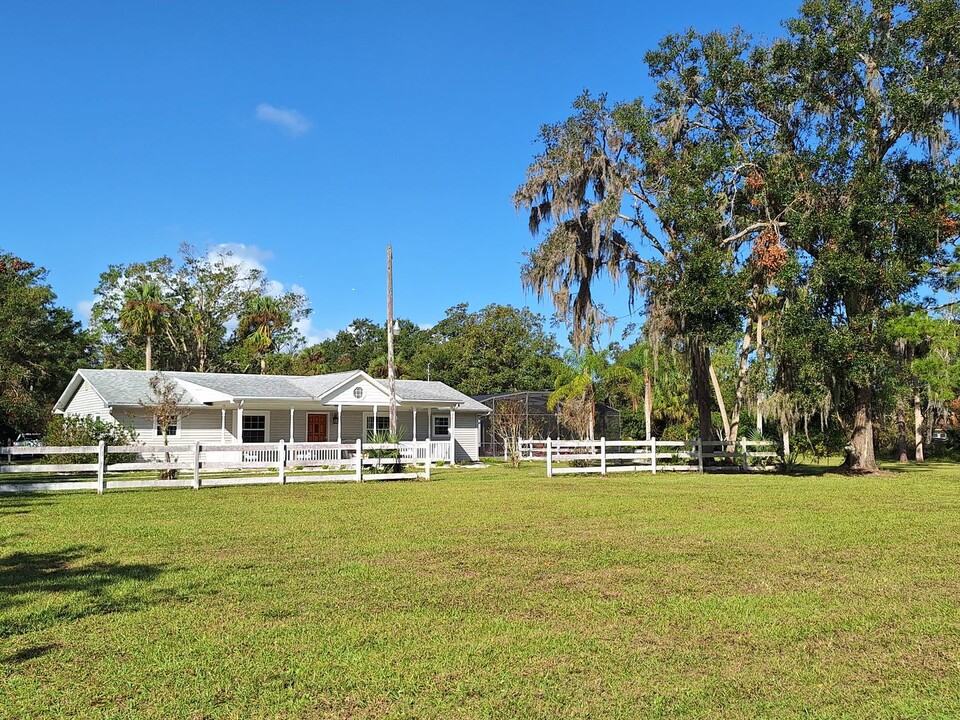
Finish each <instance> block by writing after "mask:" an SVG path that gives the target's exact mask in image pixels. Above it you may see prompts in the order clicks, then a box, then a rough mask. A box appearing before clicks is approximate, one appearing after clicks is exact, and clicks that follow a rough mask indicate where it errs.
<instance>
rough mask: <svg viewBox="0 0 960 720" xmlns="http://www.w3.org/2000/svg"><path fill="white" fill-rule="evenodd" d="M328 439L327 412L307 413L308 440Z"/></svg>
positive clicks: (319, 440)
mask: <svg viewBox="0 0 960 720" xmlns="http://www.w3.org/2000/svg"><path fill="white" fill-rule="evenodd" d="M326 441H327V416H326V413H308V414H307V442H326Z"/></svg>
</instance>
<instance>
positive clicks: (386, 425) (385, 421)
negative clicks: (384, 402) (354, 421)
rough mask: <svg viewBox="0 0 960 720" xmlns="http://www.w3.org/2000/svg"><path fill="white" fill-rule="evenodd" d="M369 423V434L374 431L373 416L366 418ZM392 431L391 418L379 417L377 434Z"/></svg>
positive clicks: (387, 416) (386, 416)
mask: <svg viewBox="0 0 960 720" xmlns="http://www.w3.org/2000/svg"><path fill="white" fill-rule="evenodd" d="M365 420H366V423H367V432H368V433H372V432H373V431H374V430H373V415H367V416H366V417H365ZM389 429H390V416H389V415H377V430H376V431H377V432H386V431H387V430H389Z"/></svg>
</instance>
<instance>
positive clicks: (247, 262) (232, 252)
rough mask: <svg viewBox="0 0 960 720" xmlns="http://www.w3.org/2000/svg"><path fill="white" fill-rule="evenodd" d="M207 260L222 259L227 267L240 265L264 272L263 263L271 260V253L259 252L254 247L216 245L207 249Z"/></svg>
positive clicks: (230, 244)
mask: <svg viewBox="0 0 960 720" xmlns="http://www.w3.org/2000/svg"><path fill="white" fill-rule="evenodd" d="M207 258H209V259H210V260H211V261H213V260H218V259H220V258H223V259H224V260H225V261H226V262H227V264H228V265H241V266H243V267H246V268H252V269H254V270H266V269H267V268H266V266H265V265H264V264H263V261H264V260H271V259H273V253H272V252H270V251H269V250H261V249H260V248H259V247H257V246H256V245H246V244H244V243H218V244H217V245H211V246H210V247H209V248H207Z"/></svg>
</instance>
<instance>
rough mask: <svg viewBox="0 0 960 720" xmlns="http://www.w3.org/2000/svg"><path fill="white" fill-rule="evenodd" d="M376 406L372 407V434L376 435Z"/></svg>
mask: <svg viewBox="0 0 960 720" xmlns="http://www.w3.org/2000/svg"><path fill="white" fill-rule="evenodd" d="M377 407H378V406H377V405H374V406H373V434H374V435H376V434H377ZM364 435H366V428H364Z"/></svg>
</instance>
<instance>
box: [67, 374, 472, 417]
mask: <svg viewBox="0 0 960 720" xmlns="http://www.w3.org/2000/svg"><path fill="white" fill-rule="evenodd" d="M78 374H79V375H81V376H82V377H84V378H85V379H86V380H87V381H88V382H89V383H90V384H91V385H92V386H93V388H94V390H96V391H97V393H99V395H100V396H101V397H102V398H103V399H104V401H105V402H106V403H107V405H108V406H134V405H141V404H143V403H144V402H150V400H151V399H152V398H153V394H152V392H151V390H150V386H149V382H150V378H152V377H154V375H156V373H155V372H146V371H144V370H79V371H78ZM356 374H357V372H356V371H351V372H341V373H331V374H329V375H313V376H304V375H242V374H238V373H193V372H164V373H163V375H164V376H165V377H168V378H173V379H177V380H183V381H185V382H189V383H193V384H195V385H200V386H202V387H204V388H209V389H210V390H215V391H217V392H220V393H223V394H225V395H229V396H230V397H232V398H257V399H261V400H276V399H284V400H288V399H294V400H313V399H317V398H320V397H322V396H323V395H325V394H326V393H328V392H330V391H331V390H333V389H334V388H335V387H337V386H338V385H340V384H341V383H343V382H345V381H347V380H349V379H350V378H351V377H353V376H354V375H356ZM377 382H380V383H381V384H383V385H384V386H386V382H385V381H382V380H378V381H377ZM397 395H398V396H399V397H400V398H401V399H402V400H404V401H407V402H414V403H416V402H431V401H434V402H444V403H449V402H456V403H461V405H460V409H461V410H472V411H476V412H488V411H489V408H487V407H486V406H484V405H481V404H480V403H478V402H477V401H476V400H473V399H472V398H469V397H467V396H466V395H464V394H463V393H460V392H457V391H456V390H454V389H453V388H452V387H450V386H449V385H445V384H444V383H441V382H426V381H423V380H397ZM68 401H69V398H65V397H64V398H61V402H68ZM182 402H183V403H184V404H187V405H199V404H201V402H202V401H201V400H200V399H198V398H196V397H194V396H193V395H191V394H190V393H189V392H188V391H185V392H184V396H183V400H182ZM59 406H60V403H59V402H58V407H59Z"/></svg>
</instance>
